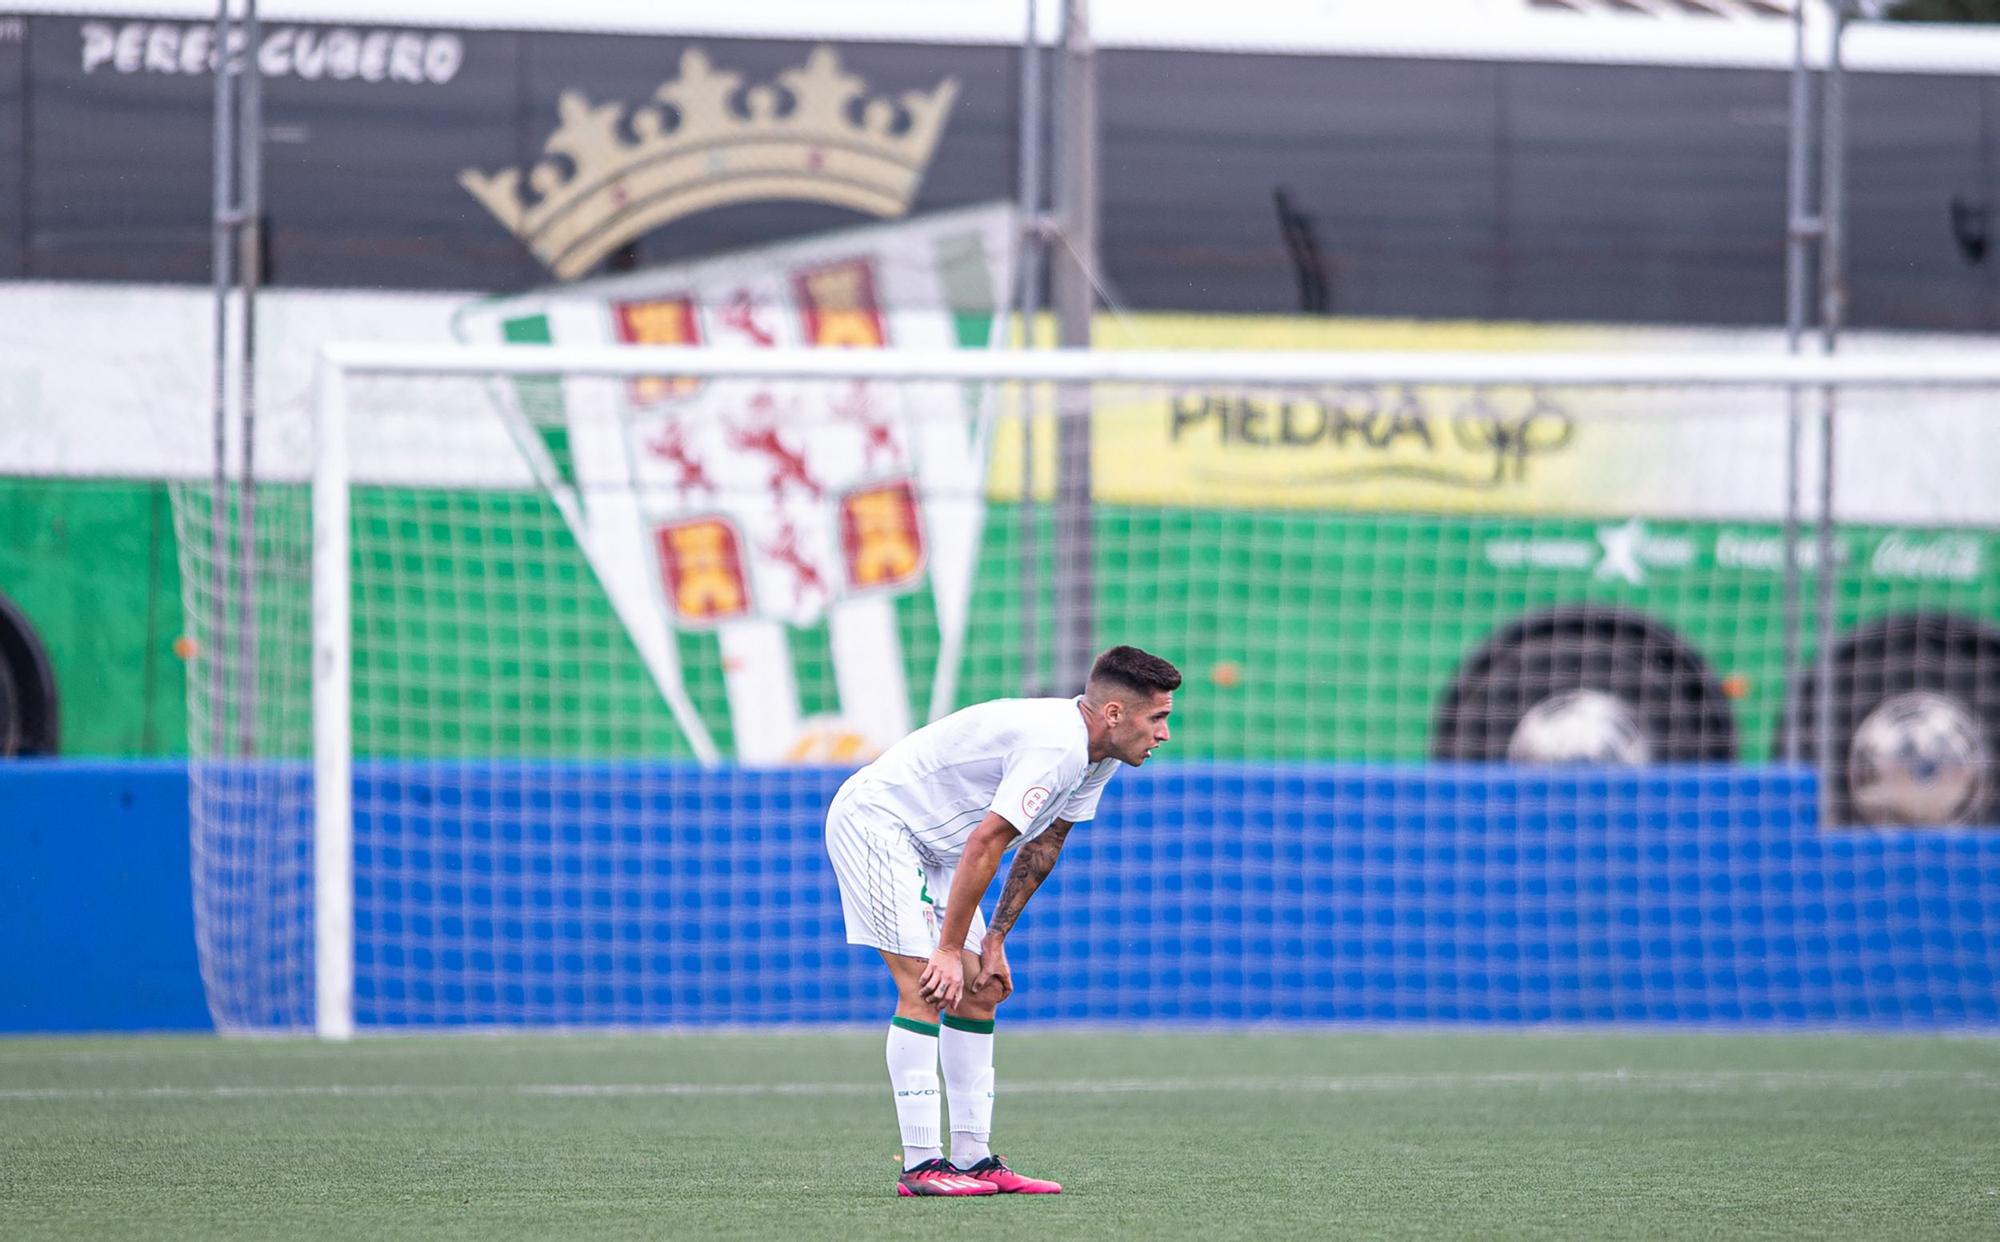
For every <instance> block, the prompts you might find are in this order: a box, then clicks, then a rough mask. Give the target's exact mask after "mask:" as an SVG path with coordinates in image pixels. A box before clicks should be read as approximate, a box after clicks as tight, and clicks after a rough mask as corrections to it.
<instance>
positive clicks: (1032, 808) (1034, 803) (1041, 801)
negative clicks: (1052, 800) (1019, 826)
mask: <svg viewBox="0 0 2000 1242" xmlns="http://www.w3.org/2000/svg"><path fill="white" fill-rule="evenodd" d="M1048 804H1049V791H1048V790H1047V789H1045V788H1043V787H1042V786H1040V785H1036V786H1035V787H1034V788H1032V789H1030V790H1028V792H1026V793H1024V794H1022V795H1021V809H1022V810H1023V811H1025V812H1027V815H1028V818H1029V819H1033V818H1034V817H1035V816H1037V815H1040V814H1041V813H1042V808H1043V807H1045V806H1047V805H1048Z"/></svg>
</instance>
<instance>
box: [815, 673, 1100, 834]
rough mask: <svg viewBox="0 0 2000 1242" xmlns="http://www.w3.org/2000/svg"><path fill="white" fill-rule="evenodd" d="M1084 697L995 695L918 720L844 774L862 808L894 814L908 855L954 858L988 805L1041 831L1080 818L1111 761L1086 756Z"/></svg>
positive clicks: (1093, 809)
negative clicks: (906, 838) (910, 847)
mask: <svg viewBox="0 0 2000 1242" xmlns="http://www.w3.org/2000/svg"><path fill="white" fill-rule="evenodd" d="M1082 701H1083V700H1082V699H1081V698H1080V697H1079V698H1074V699H995V700H993V701H992V702H990V703H977V704H974V705H973V706H971V707H968V708H965V709H963V710H961V711H956V712H953V713H952V714H951V715H949V716H946V717H945V718H944V719H943V720H939V721H936V722H934V723H932V724H927V725H925V726H924V727H923V728H921V729H918V730H917V731H916V732H915V733H912V734H910V735H909V736H908V737H906V738H904V739H903V740H902V741H900V742H897V743H896V744H895V745H894V746H891V747H890V748H889V749H888V750H886V751H883V752H882V755H881V757H880V758H878V759H876V760H875V762H873V763H871V764H869V765H868V766H867V767H865V768H863V769H861V770H860V771H859V772H856V773H855V774H854V775H853V776H851V777H849V778H848V779H847V783H846V784H845V785H843V786H842V787H841V788H842V791H843V792H844V793H848V794H851V795H852V797H853V799H854V801H855V802H856V803H857V804H859V808H860V809H861V811H862V813H864V814H868V813H873V814H877V815H881V816H883V817H885V818H887V819H891V820H894V821H895V822H896V823H898V824H900V825H901V826H902V829H903V831H905V832H907V833H908V834H909V835H910V839H911V841H912V842H913V843H914V844H915V845H916V847H917V852H918V853H920V854H922V855H924V856H925V857H926V858H928V859H931V860H933V861H937V862H952V861H956V860H957V858H958V856H959V855H960V854H962V853H964V852H965V842H966V840H967V838H969V837H971V835H972V830H973V829H974V828H977V827H978V826H979V821H980V820H982V819H984V818H986V813H987V812H988V811H992V812H994V813H995V814H998V815H999V816H1001V817H1002V818H1004V819H1005V820H1006V821H1007V822H1008V823H1010V824H1012V825H1014V827H1015V828H1017V829H1019V830H1020V833H1021V841H1031V840H1033V839H1034V838H1036V837H1038V836H1040V835H1041V834H1042V833H1043V832H1044V831H1046V830H1047V829H1048V826H1049V825H1050V824H1053V823H1054V822H1056V820H1058V819H1066V820H1068V821H1069V822H1070V823H1073V824H1080V823H1082V822H1084V821H1085V820H1087V819H1089V818H1091V817H1092V816H1094V815H1096V814H1097V800H1098V798H1099V796H1101V795H1102V794H1103V793H1104V786H1105V784H1106V783H1107V782H1109V781H1110V780H1111V773H1112V770H1113V769H1115V768H1116V767H1117V766H1118V760H1116V759H1106V760H1103V761H1102V762H1100V763H1092V762H1091V761H1090V738H1089V734H1088V732H1087V731H1086V730H1085V728H1084V723H1083V709H1082V708H1081V707H1080V706H1079V704H1080V703H1081V702H1082Z"/></svg>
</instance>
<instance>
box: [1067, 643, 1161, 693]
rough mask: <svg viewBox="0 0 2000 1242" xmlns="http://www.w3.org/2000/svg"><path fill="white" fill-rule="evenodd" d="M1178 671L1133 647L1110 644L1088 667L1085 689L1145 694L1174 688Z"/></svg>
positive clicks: (1159, 659)
mask: <svg viewBox="0 0 2000 1242" xmlns="http://www.w3.org/2000/svg"><path fill="white" fill-rule="evenodd" d="M1180 684H1181V671H1180V670H1179V669H1177V668H1175V667H1174V666H1173V665H1171V664H1169V663H1167V662H1166V661H1165V660H1162V659H1161V658H1160V657H1158V656H1156V655H1153V654H1151V653H1149V652H1145V651H1141V650H1139V649H1138V648H1137V647H1113V648H1112V649H1111V650H1109V651H1107V652H1105V653H1104V654H1103V655H1101V656H1098V657H1097V663H1095V664H1093V665H1091V666H1090V683H1089V687H1088V688H1089V689H1091V690H1097V689H1099V688H1100V687H1103V688H1106V689H1118V690H1123V691H1126V692H1127V693H1131V694H1143V695H1147V696H1151V695H1155V694H1164V693H1166V692H1167V691H1169V690H1177V689H1179V688H1180Z"/></svg>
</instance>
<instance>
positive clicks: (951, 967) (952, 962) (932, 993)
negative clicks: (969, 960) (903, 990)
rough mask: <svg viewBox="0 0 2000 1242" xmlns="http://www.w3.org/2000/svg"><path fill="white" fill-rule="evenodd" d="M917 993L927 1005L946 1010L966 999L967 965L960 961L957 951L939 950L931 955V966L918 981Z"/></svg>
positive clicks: (925, 969)
mask: <svg viewBox="0 0 2000 1242" xmlns="http://www.w3.org/2000/svg"><path fill="white" fill-rule="evenodd" d="M917 991H918V993H919V994H921V995H922V996H923V998H924V1001H925V1002H926V1003H927V1004H932V1005H937V1006H939V1007H941V1008H945V1009H949V1008H951V1007H952V1006H954V1005H956V1004H958V1003H959V1002H960V1001H961V1000H964V999H965V963H964V962H962V961H960V960H959V957H958V950H957V949H955V948H951V949H939V950H938V951H937V952H935V953H933V954H931V960H930V962H929V964H928V965H926V966H925V967H924V973H923V975H922V976H921V977H919V978H918V980H917Z"/></svg>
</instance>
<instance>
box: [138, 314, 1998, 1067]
mask: <svg viewBox="0 0 2000 1242" xmlns="http://www.w3.org/2000/svg"><path fill="white" fill-rule="evenodd" d="M1996 385H2000V368H1995V367H1994V366H1993V364H1992V363H1991V360H1989V359H1983V358H1980V357H1978V356H1970V357H1968V356H1960V355H1949V354H1945V355H1939V356H1936V357H1906V358H1897V359H1874V360H1870V359H1782V358H1779V359H1773V358H1769V357H1748V356H1745V357H1728V356H1718V355H1686V356H1664V357H1663V356H1641V355H1604V356H1593V357H1577V356H1531V355H1486V356H1472V355H1449V354H1440V355H1430V356H1422V355H1354V356H1336V355H1314V356H1303V355H1302V356H1287V355H1241V356H1228V355H1198V354H1186V353H1180V354H1146V353H1130V354H1107V353H1097V354H1089V355H1081V356H1072V355H1068V354H1040V355H1035V354H1030V355H1013V354H1006V353H992V354H988V353H983V352H971V351H968V352H966V353H924V352H908V351H893V350H883V351H785V350H776V351H769V352H766V353H762V354H740V355H732V354H726V353H722V352H720V351H708V352H697V351H666V350H653V349H638V348H631V349H613V350H596V351H588V350H564V349H558V348H554V347H546V348H539V349H525V348H511V349H509V348H497V347H496V348H489V349H473V348H462V349H435V350H427V349H404V350H395V349H376V350H370V351H366V352H362V351H344V350H336V351H333V352H331V353H330V354H329V356H328V359H327V362H326V364H325V366H324V369H323V382H322V391H321V394H320V400H319V402H318V414H317V426H316V427H315V428H314V429H313V430H312V436H313V439H312V447H311V451H310V452H309V453H306V452H301V453H300V454H299V455H298V460H299V461H301V462H305V461H310V462H311V466H312V473H311V476H310V477H305V476H304V475H303V474H297V473H295V474H294V475H293V476H292V477H276V478H274V479H273V481H271V482H268V483H265V484H262V485H260V486H259V487H258V488H257V489H256V490H255V491H254V493H244V492H238V491H226V492H218V491H217V490H215V489H213V488H208V487H205V486H191V487H188V488H185V489H183V491H182V493H181V495H180V496H179V497H178V498H177V499H178V502H179V506H178V513H179V517H180V521H181V533H182V540H183V550H184V565H185V574H184V578H185V581H186V583H187V586H186V590H187V592H188V604H189V611H190V613H191V628H190V631H189V632H190V633H191V634H192V635H193V636H194V637H195V639H196V642H197V644H198V651H199V655H198V657H197V659H196V660H195V661H194V662H193V664H192V665H191V670H192V672H191V677H190V690H191V704H192V726H193V727H192V731H191V732H192V742H193V744H194V746H195V747H196V750H197V755H196V758H195V760H194V794H193V798H194V806H193V811H194V833H195V844H196V850H195V860H196V861H195V867H196V901H197V914H198V930H199V935H200V946H201V951H202V961H203V970H204V976H205V978H206V980H207V983H208V987H209V994H210V1000H211V1005H212V1007H213V1008H214V1011H215V1013H216V1015H217V1019H218V1022H219V1023H220V1024H221V1025H223V1026H224V1027H227V1028H233V1029H272V1028H310V1027H315V1026H316V1027H317V1028H318V1029H320V1030H321V1031H323V1032H326V1033H330V1034H345V1033H347V1032H348V1031H349V1030H352V1029H355V1028H359V1029H363V1030H394V1029H402V1028H424V1027H444V1026H458V1025H499V1026H511V1025H558V1026H577V1025H618V1026H637V1025H656V1024H674V1025H691V1024H712V1023H730V1024H746V1023H787V1022H833V1021H861V1020H867V1021H873V1020H875V1019H876V1018H879V1017H880V1016H882V1014H883V1013H885V1012H887V1009H888V1006H889V1005H890V1004H892V997H891V994H890V991H889V987H888V982H887V976H886V972H885V971H884V970H883V969H882V967H881V964H880V963H879V961H878V960H876V957H875V955H874V954H873V953H872V952H869V951H864V950H861V949H856V948H852V947H850V946H848V945H846V944H845V943H844V937H843V932H842V925H841V920H840V908H839V900H838V894H837V891H836V889H835V887H834V881H833V876H832V872H831V868H830V865H829V863H828V861H827V859H826V856H825V851H824V848H823V846H822V843H821V822H822V818H823V815H824V810H825V807H826V804H827V802H828V800H829V799H830V797H831V795H832V794H833V792H834V790H835V789H836V788H837V787H838V785H839V783H840V781H841V780H842V779H844V777H845V776H846V774H847V773H848V772H850V771H851V770H852V769H853V768H854V767H855V766H856V765H858V764H859V763H861V762H863V761H865V760H866V759H867V758H869V757H870V756H871V755H873V754H875V753H877V752H879V751H880V750H881V749H882V748H883V747H885V746H887V745H889V744H891V743H893V742H894V741H895V740H896V739H897V738H899V737H901V736H902V735H903V734H905V733H907V732H908V731H909V730H911V729H913V728H915V727H918V726H920V725H922V724H924V723H925V722H926V721H928V720H931V719H934V718H936V717H938V716H940V715H942V714H944V713H946V712H949V711H951V710H954V709H956V708H958V707H961V706H964V705H966V704H969V703H972V702H977V701H981V700H985V699H989V698H994V697H1001V696H1018V695H1044V694H1048V695H1070V694H1074V693H1076V692H1078V690H1079V689H1080V685H1079V676H1080V674H1079V670H1080V669H1081V668H1084V667H1087V665H1088V661H1089V659H1090V656H1091V655H1092V654H1093V653H1094V652H1095V650H1097V649H1099V648H1101V647H1104V646H1108V645H1111V644H1114V643H1132V644H1136V645H1138V646H1141V647H1144V648H1146V649H1148V650H1151V651H1154V652H1157V653H1159V654H1161V655H1164V656H1166V657H1167V658H1169V659H1171V660H1173V661H1174V662H1175V663H1176V664H1178V665H1179V667H1180V668H1181V669H1182V670H1183V672H1184V674H1185V677H1186V680H1185V682H1184V684H1183V686H1182V688H1181V690H1180V692H1179V694H1178V695H1177V698H1176V704H1175V714H1174V722H1173V727H1174V739H1173V741H1172V742H1171V743H1170V744H1169V745H1168V746H1167V747H1166V748H1165V749H1164V750H1163V751H1162V752H1161V753H1160V755H1159V756H1157V757H1156V758H1155V759H1154V760H1153V761H1152V762H1150V763H1148V764H1147V765H1146V766H1145V767H1144V768H1143V769H1139V770H1125V771H1123V772H1122V773H1121V774H1120V775H1119V776H1118V777H1116V778H1115V779H1114V781H1113V783H1112V786H1111V790H1110V792H1109V793H1108V795H1107V797H1106V799H1105V801H1104V804H1103V807H1102V809H1101V813H1100V820H1099V822H1097V823H1094V824H1091V825H1090V826H1088V827H1087V828H1080V829H1079V830H1078V831H1077V832H1076V833H1074V834H1072V836H1071V837H1070V844H1069V846H1068V848H1067V851H1066V854H1065V858H1064V860H1063V863H1062V865H1061V866H1060V867H1059V868H1058V870H1057V871H1056V873H1055V875H1054V877H1053V879H1052V880H1051V882H1050V884H1049V886H1048V887H1047V888H1046V890H1045V891H1044V892H1043V893H1042V894H1041V895H1040V896H1038V897H1037V898H1036V900H1035V902H1034V903H1033V905H1032V906H1031V908H1030V911H1029V913H1028V915H1027V916H1026V917H1025V918H1024V920H1023V921H1022V925H1021V928H1020V930H1019V931H1018V932H1017V933H1016V936H1015V937H1014V939H1013V940H1012V941H1011V942H1010V956H1012V958H1013V960H1014V964H1015V967H1016V972H1017V977H1018V980H1019V984H1020V990H1019V995H1018V996H1017V997H1016V999H1015V1000H1013V1001H1011V1002H1010V1011H1011V1014H1012V1016H1014V1017H1017V1018H1028V1019H1035V1020H1093V1021H1107V1020H1127V1019H1134V1020H1136V1019H1149V1020H1179V1021H1222V1022H1227V1021H1261V1020H1285V1019H1300V1020H1367V1021H1396V1020H1415V1021H1431V1022H1437V1021H1464V1022H1482V1021H1496V1022H1498V1021H1577V1022H1605V1021H1661V1020H1666V1021H1693V1022H1715V1023H1732V1022H1741V1023H1760V1022H1761V1023H1782V1022H1792V1023H1832V1022H1856V1023H1881V1024H1917V1025H1923V1024H1940V1023H1974V1024H1977V1023H1993V1022H1996V1021H2000V1012H1996V1004H2000V1001H1996V995H2000V993H1996V990H1995V987H1994V976H1995V969H1996V962H2000V941H1997V940H1996V938H1995V936H1994V933H1993V930H1992V929H1993V928H1994V927H1996V926H2000V831H1996V830H1994V829H1990V828H1984V827H1982V825H1988V824H1993V823H1995V822H1996V821H2000V811H1996V796H1995V794H1996V783H2000V782H1996V779H1995V775H1996V774H1995V772H1994V770H1993V756H1994V754H1995V746H1996V742H2000V569H1996V566H2000V548H1996V547H1995V544H1994V531H1995V528H1996V526H2000V493H1995V491H1994V490H1993V488H1992V487H1991V480H1992V479H1993V478H1995V477H2000V436H1996V435H1994V434H1993V433H1992V428H1993V426H1994V422H1993V420H1994V418H1995V416H1996V413H2000V411H1996V409H1995V406H1994V396H1995V393H1996V391H2000V388H1996ZM299 430H300V431H301V434H303V429H299ZM1829 430H1830V431H1831V438H1830V439H1829V438H1828V432H1829ZM301 447H303V446H302V445H301ZM1079 461H1081V462H1087V463H1088V470H1087V472H1077V471H1074V470H1072V471H1070V472H1068V473H1067V475H1066V472H1065V471H1064V469H1063V465H1064V464H1065V463H1066V462H1068V463H1075V462H1079ZM1829 461H1830V462H1831V467H1832V468H1831V471H1830V473H1829V472H1827V471H1826V470H1825V469H1824V466H1825V463H1827V462H1829ZM1066 478H1067V480H1068V481H1067V482H1066V481H1065V479H1066ZM1829 498H1830V501H1831V505H1832V508H1831V509H1830V510H1827V509H1825V508H1824V506H1825V505H1826V504H1827V502H1828V500H1829ZM1823 513H1826V514H1828V515H1829V516H1828V519H1827V520H1824V521H1822V514H1823Z"/></svg>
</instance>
